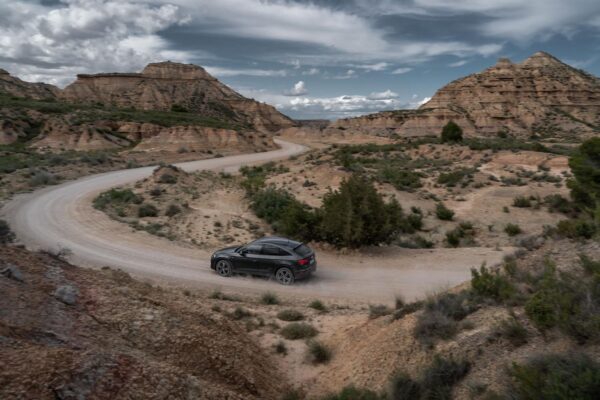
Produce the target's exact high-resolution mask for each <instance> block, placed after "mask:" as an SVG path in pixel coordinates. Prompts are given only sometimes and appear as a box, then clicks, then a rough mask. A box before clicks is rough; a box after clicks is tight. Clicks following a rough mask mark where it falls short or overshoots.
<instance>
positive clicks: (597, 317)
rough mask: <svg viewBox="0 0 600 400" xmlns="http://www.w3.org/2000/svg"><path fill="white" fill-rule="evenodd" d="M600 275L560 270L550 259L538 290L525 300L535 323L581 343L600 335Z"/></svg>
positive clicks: (527, 310)
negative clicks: (578, 273) (586, 276)
mask: <svg viewBox="0 0 600 400" xmlns="http://www.w3.org/2000/svg"><path fill="white" fill-rule="evenodd" d="M599 285H600V278H599V277H598V275H596V274H594V275H593V276H591V277H589V278H588V279H585V280H582V279H581V278H579V277H577V276H575V275H573V274H570V273H566V272H561V273H558V272H557V271H556V267H555V266H554V265H553V264H552V263H550V262H548V263H547V265H546V268H545V271H544V273H543V275H542V277H541V278H540V279H539V281H538V282H535V291H534V293H533V294H532V295H531V297H530V298H529V299H528V300H527V302H526V303H525V312H526V314H527V316H528V317H529V319H531V321H532V322H533V324H534V325H535V326H536V327H537V328H538V329H540V330H542V331H544V330H547V329H551V328H554V327H557V328H559V329H560V330H561V331H562V332H564V333H565V334H567V335H569V336H571V337H572V338H574V339H575V340H577V341H578V342H580V343H585V342H587V341H590V340H599V339H600V312H599V310H600V291H599V289H598V288H599Z"/></svg>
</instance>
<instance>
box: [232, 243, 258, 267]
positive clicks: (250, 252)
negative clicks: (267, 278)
mask: <svg viewBox="0 0 600 400" xmlns="http://www.w3.org/2000/svg"><path fill="white" fill-rule="evenodd" d="M261 251H262V245H260V244H249V245H248V246H246V247H244V249H243V250H242V252H241V253H240V258H239V259H238V268H237V270H238V271H239V272H245V273H249V274H254V273H256V271H257V268H258V266H257V261H258V259H259V258H260V256H261Z"/></svg>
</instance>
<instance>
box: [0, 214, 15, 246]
mask: <svg viewBox="0 0 600 400" xmlns="http://www.w3.org/2000/svg"><path fill="white" fill-rule="evenodd" d="M14 240H15V234H14V233H13V232H12V231H11V230H10V226H9V225H8V223H7V222H6V221H5V220H3V219H0V244H7V243H12V242H13V241H14Z"/></svg>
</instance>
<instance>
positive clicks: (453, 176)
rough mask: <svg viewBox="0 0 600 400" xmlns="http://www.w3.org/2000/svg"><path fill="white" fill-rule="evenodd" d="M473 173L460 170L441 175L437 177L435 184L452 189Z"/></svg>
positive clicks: (467, 170)
mask: <svg viewBox="0 0 600 400" xmlns="http://www.w3.org/2000/svg"><path fill="white" fill-rule="evenodd" d="M473 172H475V171H474V170H472V169H468V168H462V169H457V170H455V171H451V172H445V173H441V174H440V175H439V176H438V179H437V183H439V184H440V185H446V186H448V187H454V186H456V185H458V184H459V183H460V182H461V181H462V180H463V179H464V178H465V176H467V175H470V174H472V173H473Z"/></svg>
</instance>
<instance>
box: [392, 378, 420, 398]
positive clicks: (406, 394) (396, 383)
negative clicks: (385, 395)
mask: <svg viewBox="0 0 600 400" xmlns="http://www.w3.org/2000/svg"><path fill="white" fill-rule="evenodd" d="M421 390H422V389H421V384H420V383H419V382H417V381H415V380H413V379H411V377H410V376H408V374H406V373H399V374H396V375H394V376H393V377H392V378H391V379H390V382H389V395H390V396H389V397H390V398H391V400H404V399H407V400H408V399H419V398H420V396H421Z"/></svg>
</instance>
